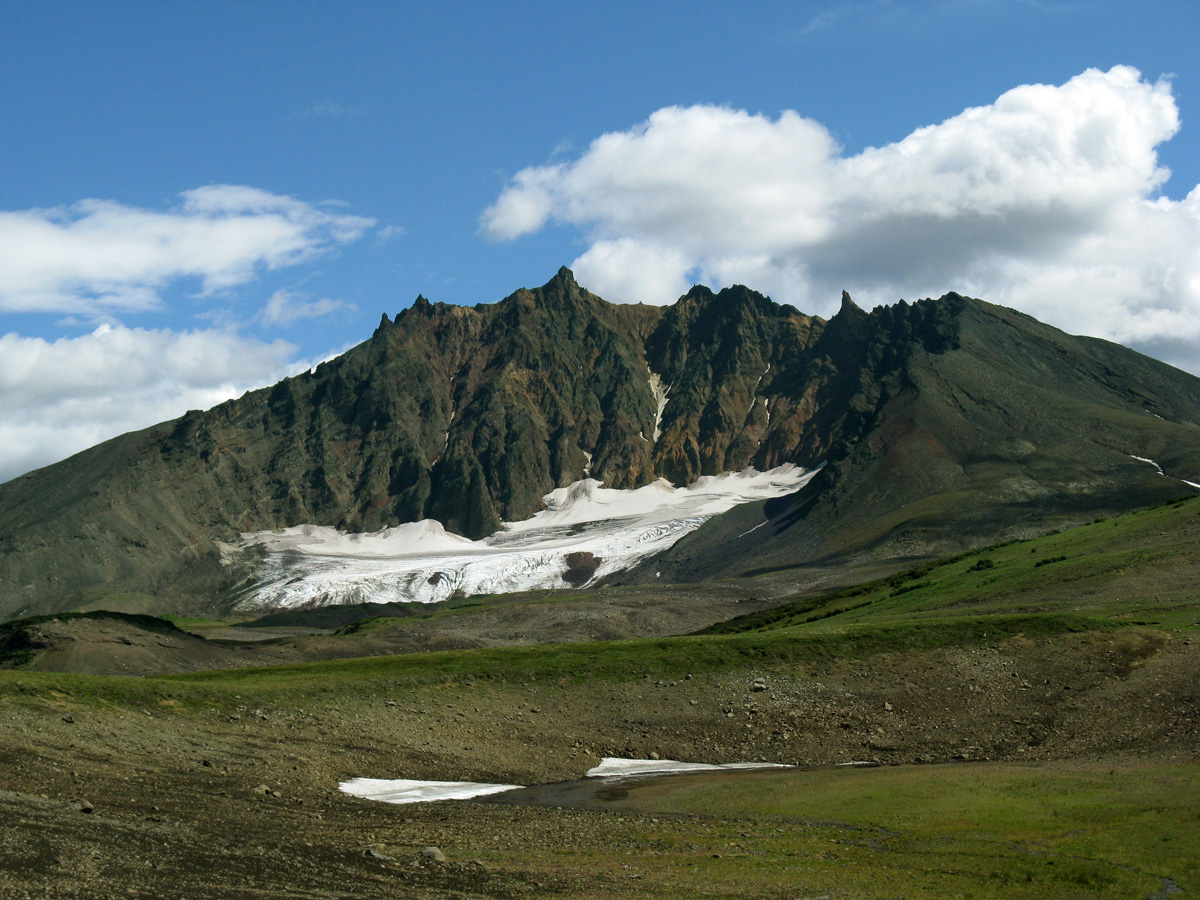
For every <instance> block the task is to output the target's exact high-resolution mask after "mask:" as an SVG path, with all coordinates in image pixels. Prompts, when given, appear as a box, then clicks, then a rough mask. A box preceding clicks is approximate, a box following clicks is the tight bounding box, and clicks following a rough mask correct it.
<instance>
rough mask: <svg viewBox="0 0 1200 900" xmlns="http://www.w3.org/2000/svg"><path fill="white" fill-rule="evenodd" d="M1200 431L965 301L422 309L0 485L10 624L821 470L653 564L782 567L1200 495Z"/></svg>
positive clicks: (1154, 394)
mask: <svg viewBox="0 0 1200 900" xmlns="http://www.w3.org/2000/svg"><path fill="white" fill-rule="evenodd" d="M664 392H665V401H666V402H665V405H664V404H663V398H664ZM1159 417H1161V418H1159ZM1198 421H1200V381H1197V379H1194V378H1192V377H1191V376H1188V375H1185V374H1184V373H1181V372H1178V371H1176V370H1173V369H1170V368H1169V367H1167V366H1164V365H1161V364H1158V363H1155V362H1154V361H1152V360H1148V359H1146V358H1145V357H1141V356H1139V355H1138V354H1135V353H1132V352H1131V351H1128V350H1125V349H1123V348H1120V347H1116V346H1114V345H1110V344H1104V343H1103V342H1099V341H1091V340H1087V339H1080V338H1072V337H1069V336H1067V335H1064V334H1062V333H1061V332H1058V331H1056V330H1054V329H1051V328H1048V327H1046V326H1044V325H1041V324H1040V323H1038V322H1036V321H1034V320H1032V319H1029V318H1028V317H1025V316H1021V315H1019V314H1016V313H1013V312H1011V311H1009V310H1003V309H1000V308H997V307H992V306H989V305H987V304H984V303H981V302H979V301H976V300H970V299H967V298H963V297H960V296H958V295H956V294H949V295H947V296H945V297H943V298H942V299H941V300H937V301H932V300H925V301H921V302H918V303H915V304H911V305H910V304H906V303H903V302H901V303H899V304H897V305H896V306H892V307H881V308H879V309H876V310H875V311H873V312H871V313H867V312H864V311H863V310H861V309H859V308H858V307H857V306H855V305H854V303H853V301H851V300H850V298H849V296H848V295H844V296H843V302H842V308H841V310H840V311H839V313H838V314H837V315H836V316H834V317H833V318H832V319H830V320H829V321H828V322H826V321H824V320H822V319H819V318H814V317H810V316H806V315H803V314H801V313H800V312H798V311H797V310H795V309H793V308H791V307H788V306H780V305H778V304H776V303H774V302H772V301H771V300H770V299H768V298H766V297H764V296H762V295H761V294H757V293H755V292H754V291H751V290H748V289H747V288H744V287H741V286H736V287H733V288H728V289H726V290H723V291H721V292H720V293H718V294H714V293H713V292H712V291H710V290H708V289H707V288H703V287H697V288H694V289H693V290H692V291H690V292H689V293H688V294H687V295H686V296H684V297H683V298H681V299H680V300H679V301H678V302H677V303H676V304H675V305H674V306H672V307H669V308H666V309H662V308H658V307H645V306H626V305H613V304H609V303H607V302H605V301H604V300H601V299H600V298H599V297H596V296H595V295H593V294H591V293H589V292H588V291H586V290H584V289H583V288H581V287H580V286H579V285H578V284H576V282H575V280H574V278H573V276H572V275H571V273H570V272H569V271H568V270H566V269H562V270H560V271H559V272H558V274H557V275H556V276H555V277H554V278H553V279H552V280H551V281H550V282H549V283H548V284H546V285H544V286H542V287H541V288H537V289H534V290H525V289H522V290H519V291H517V292H516V293H514V294H512V295H511V296H510V297H508V298H506V299H505V300H503V301H501V302H500V303H497V304H494V305H478V306H475V307H473V308H466V307H456V306H448V305H445V304H441V303H436V304H434V303H430V302H429V301H428V300H426V299H425V298H424V297H418V298H417V300H416V302H415V303H414V304H413V305H412V307H411V308H409V309H406V310H404V311H403V312H401V313H400V314H399V315H397V316H396V317H395V319H394V320H391V319H389V318H388V317H387V316H386V315H384V316H383V317H382V319H381V321H380V324H379V327H378V329H377V330H376V331H375V333H374V335H372V337H371V338H370V339H369V340H367V341H365V342H364V343H363V344H360V345H359V346H357V347H355V348H354V349H352V350H350V351H349V352H347V353H346V354H344V355H343V356H341V357H339V358H338V359H336V360H332V361H330V362H327V363H323V364H322V365H321V366H319V367H317V368H316V369H315V370H313V371H310V372H306V373H304V374H302V375H298V376H296V377H294V378H289V379H286V380H285V381H282V382H280V383H279V384H277V385H275V386H273V387H270V388H265V389H263V390H259V391H253V392H251V393H248V394H246V395H245V396H243V397H241V398H239V399H237V400H233V401H230V402H227V403H224V404H222V405H220V406H218V407H216V408H214V409H212V410H209V411H207V412H190V413H188V414H187V415H185V416H183V417H182V418H180V419H178V420H176V421H174V422H167V423H164V424H162V425H159V426H155V427H154V428H150V429H147V430H145V431H142V432H138V433H135V434H129V435H124V436H122V437H120V438H116V439H115V440H112V441H109V442H107V443H105V444H102V445H100V446H98V447H95V448H92V449H91V450H88V451H85V452H84V453H81V454H79V455H77V456H75V457H72V458H71V459H69V460H66V461H64V462H62V463H59V464H57V465H54V466H51V467H48V468H46V469H43V470H40V471H38V472H33V473H30V474H28V475H25V476H22V477H21V478H18V479H15V480H14V481H11V482H9V483H8V484H5V485H0V559H2V560H3V566H2V567H0V617H10V616H13V615H20V614H26V613H33V612H57V611H59V610H63V609H70V608H76V607H78V606H81V605H86V604H88V603H96V602H100V601H103V603H104V605H106V606H109V607H110V608H112V607H119V608H121V609H123V610H125V611H128V612H160V613H161V612H174V611H184V610H195V609H198V608H211V607H212V606H213V605H214V604H215V603H218V601H219V598H222V597H227V596H229V592H230V591H231V590H232V589H233V588H234V587H235V585H236V582H237V580H238V579H239V578H240V577H245V576H247V575H249V574H250V571H251V566H252V563H253V559H247V558H246V557H245V555H244V554H242V555H237V556H236V558H237V559H240V560H241V562H240V566H241V568H239V566H238V565H233V564H231V560H233V559H234V558H235V557H234V556H230V555H229V554H227V553H225V550H224V549H223V547H222V543H223V542H225V543H232V542H235V541H236V540H237V536H238V534H239V533H240V532H242V531H251V530H260V529H267V528H276V527H286V526H290V525H297V524H302V523H314V524H322V525H334V526H338V527H341V528H344V529H347V530H350V531H373V530H377V529H380V528H383V527H386V526H388V525H393V524H397V523H400V522H406V521H415V520H418V519H422V518H434V519H438V520H439V521H441V522H442V523H444V524H445V525H446V527H447V528H448V529H449V530H451V531H455V532H458V533H461V534H465V535H467V536H470V537H480V536H483V535H485V534H488V533H491V532H492V531H494V530H495V529H496V528H497V527H499V525H500V523H501V522H502V521H505V520H519V519H523V518H526V517H528V516H529V515H531V514H532V513H534V512H536V511H537V510H538V509H539V508H540V504H541V497H542V496H543V495H544V494H546V493H547V492H548V491H550V490H552V489H553V488H555V487H560V486H563V485H566V484H569V483H570V482H572V481H575V480H578V479H579V478H582V477H584V475H585V474H589V475H590V476H591V477H594V478H598V479H600V480H602V481H604V482H605V483H606V484H607V485H608V486H611V487H617V488H631V487H637V486H639V485H643V484H646V483H648V482H650V481H652V480H654V479H655V478H658V477H660V476H665V477H666V478H668V479H670V480H671V481H672V482H674V483H676V484H686V483H688V482H691V481H693V480H694V479H695V478H697V477H699V476H700V475H704V474H716V473H718V472H722V471H730V470H740V469H743V468H745V467H746V466H748V465H754V466H756V467H757V468H759V469H767V468H771V467H773V466H776V465H779V464H781V463H783V462H789V461H790V462H795V463H798V464H800V465H806V466H809V465H815V464H817V463H818V462H822V461H825V462H827V463H828V467H827V470H826V471H825V472H823V473H822V475H821V476H820V477H819V478H818V480H817V481H815V482H814V483H813V484H812V485H811V486H810V488H809V489H807V490H806V491H805V492H803V495H802V496H803V500H802V501H800V502H802V503H805V504H809V505H810V506H806V507H803V508H801V507H797V506H796V505H795V504H794V503H790V502H788V503H775V504H772V505H770V506H769V510H768V511H767V512H765V513H760V515H764V516H767V517H773V518H772V521H773V523H774V527H773V528H772V529H761V530H760V533H758V532H756V537H755V538H754V539H753V540H754V543H753V544H745V542H743V544H744V546H743V545H736V546H737V547H740V548H741V549H739V550H738V553H739V561H738V563H737V566H733V564H732V563H731V562H729V560H728V559H725V557H726V556H728V552H726V553H725V556H722V554H712V553H707V554H703V555H704V556H705V559H704V564H703V565H701V564H698V563H696V562H694V561H693V562H687V559H688V557H687V553H688V552H690V551H688V550H687V546H688V545H689V542H688V541H685V542H684V544H683V545H681V553H679V554H676V555H675V557H672V559H674V560H675V561H674V562H673V563H672V562H671V560H668V563H669V566H670V567H669V569H668V570H669V571H670V572H671V573H672V575H673V576H674V577H697V576H698V575H701V574H704V573H706V572H708V571H709V569H712V568H713V567H714V566H715V567H716V569H715V570H714V571H727V570H729V569H730V568H731V567H733V568H737V567H740V568H743V569H744V568H747V567H749V568H753V567H754V566H759V565H793V564H797V563H799V562H803V561H806V560H812V559H820V558H822V557H823V556H827V555H829V554H830V553H838V552H843V551H848V550H851V549H853V548H855V547H859V548H862V547H868V546H875V545H878V544H879V543H880V542H881V541H884V542H886V541H887V540H891V539H895V538H896V535H897V534H899V533H900V532H902V531H904V529H905V528H906V527H908V528H909V530H910V531H913V532H914V533H919V534H924V533H925V532H928V531H929V530H930V529H931V528H932V529H934V530H936V528H938V527H947V528H952V527H955V526H953V524H952V522H951V520H953V518H954V517H955V516H960V515H967V516H968V518H969V515H968V514H974V513H973V512H972V511H973V510H974V511H976V512H977V510H978V509H979V508H980V501H979V500H978V498H976V499H975V500H964V501H963V502H962V503H961V504H960V506H961V508H960V507H959V506H955V505H954V504H953V503H951V504H949V505H946V504H944V503H940V501H939V502H935V503H932V505H930V503H929V498H939V497H940V498H943V499H944V498H946V497H953V496H961V497H968V496H969V495H970V492H971V491H977V490H984V489H986V490H988V491H991V493H990V494H986V496H987V497H989V498H990V499H989V500H988V501H987V502H988V503H992V504H993V506H996V507H997V508H1000V507H1004V508H1005V509H1007V510H1008V512H1007V513H1005V514H1004V515H1001V516H999V518H998V519H995V517H993V518H994V519H995V521H993V520H987V517H986V516H985V517H984V519H981V520H980V523H979V528H978V529H977V531H979V532H980V533H983V532H985V531H987V530H988V529H993V530H995V528H996V527H998V526H997V522H998V521H1000V520H1003V521H1004V522H1009V521H1010V520H1012V518H1013V516H1014V515H1018V514H1019V516H1025V517H1027V518H1032V517H1035V516H1039V515H1040V516H1044V515H1045V514H1046V513H1047V511H1050V512H1053V511H1054V510H1056V509H1060V508H1072V509H1073V508H1079V509H1092V508H1096V509H1100V508H1103V509H1110V508H1129V507H1131V506H1136V505H1144V504H1145V503H1148V502H1154V501H1155V500H1156V499H1159V498H1160V496H1161V495H1163V494H1164V493H1170V492H1171V491H1175V492H1176V493H1177V492H1178V488H1179V486H1180V483H1179V482H1178V481H1174V482H1171V484H1168V482H1169V481H1170V479H1166V478H1162V477H1161V476H1158V475H1157V474H1156V473H1154V470H1153V469H1152V468H1151V467H1150V466H1148V465H1146V464H1145V463H1139V462H1137V461H1135V460H1132V459H1130V454H1134V455H1139V456H1146V457H1150V458H1154V459H1155V460H1156V461H1158V462H1160V463H1161V464H1162V465H1163V466H1164V468H1165V469H1166V471H1167V473H1168V474H1169V475H1174V476H1176V477H1185V478H1189V479H1190V480H1200V451H1198V450H1197V448H1198V447H1200V442H1197V441H1196V437H1197V426H1196V423H1197V422H1198ZM1156 479H1157V480H1156ZM920 503H925V504H926V508H925V510H924V512H920V511H918V510H916V509H915V507H913V504H920ZM1022 503H1024V504H1026V505H1025V506H1024V507H1022V506H1021V504H1022ZM814 504H815V505H814ZM810 507H811V508H810ZM904 509H910V513H900V512H898V511H899V510H904ZM1014 510H1016V512H1014ZM743 515H744V514H743ZM889 516H890V517H891V518H888V517H889ZM943 516H944V517H946V521H945V522H943V523H941V524H939V523H938V522H937V521H935V520H936V519H938V517H943ZM922 517H924V518H922ZM1006 517H1007V518H1006ZM985 520H986V521H985ZM718 521H719V520H718ZM880 522H883V523H884V524H883V525H880V524H879V523H880ZM906 523H907V525H906ZM914 523H923V524H919V525H918V524H914ZM1001 524H1003V522H1001ZM914 529H915V531H914ZM708 532H711V533H714V534H718V535H719V534H720V533H721V532H720V527H719V526H717V525H714V526H713V528H712V529H708ZM705 533H706V532H705V530H702V531H701V532H700V533H697V535H694V536H693V540H692V541H691V545H692V546H694V547H702V546H703V541H704V540H705V538H704V534H705ZM727 537H728V536H724V537H722V538H721V540H722V541H723V542H724V543H723V544H722V546H724V547H725V549H726V551H729V548H731V547H734V546H735V544H736V542H735V543H734V544H731V543H729V542H728V541H727V540H726V538H727ZM764 541H765V543H764ZM888 552H892V551H888ZM223 554H224V561H223ZM722 559H725V561H724V562H722V561H721V560H722ZM706 566H707V568H706ZM583 568H586V567H583ZM583 574H584V573H583V571H580V572H577V573H575V574H574V575H573V576H572V577H573V578H582V576H583ZM585 580H586V579H585Z"/></svg>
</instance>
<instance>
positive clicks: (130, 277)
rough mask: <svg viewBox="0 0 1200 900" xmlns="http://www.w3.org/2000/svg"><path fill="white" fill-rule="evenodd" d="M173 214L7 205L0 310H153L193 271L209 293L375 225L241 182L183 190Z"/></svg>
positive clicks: (0, 225)
mask: <svg viewBox="0 0 1200 900" xmlns="http://www.w3.org/2000/svg"><path fill="white" fill-rule="evenodd" d="M181 198H182V202H181V203H180V204H179V205H178V206H177V207H176V208H174V209H171V210H169V211H167V212H157V211H153V210H147V209H139V208H135V207H129V206H123V205H121V204H119V203H116V202H113V201H110V200H83V201H80V202H79V203H75V204H73V205H71V206H69V207H59V208H56V209H32V210H23V211H16V212H0V311H43V312H45V311H50V312H64V313H82V314H92V315H95V314H99V313H103V312H105V311H124V310H145V309H154V308H156V307H158V305H159V302H160V301H159V297H158V294H159V291H160V290H162V289H163V288H164V287H165V286H166V285H168V284H169V283H171V282H174V281H177V280H179V279H184V278H194V279H197V280H198V281H199V282H200V289H201V292H202V293H204V294H211V293H213V292H215V291H220V290H224V289H227V288H231V287H235V286H237V285H240V284H244V283H246V282H248V281H252V280H253V279H254V278H255V277H256V274H257V272H258V271H259V270H261V269H278V268H281V267H284V266H290V265H295V264H297V263H300V262H303V261H305V260H309V259H312V258H314V257H316V256H319V255H321V254H323V253H327V252H328V251H330V250H331V249H333V248H334V247H336V246H337V245H339V244H346V243H350V242H352V241H355V240H357V239H358V238H360V237H361V236H362V235H363V233H364V232H365V231H366V230H367V229H368V228H370V227H371V226H372V225H374V221H373V220H371V219H367V218H363V217H361V216H351V215H338V214H333V213H330V212H327V211H325V210H322V209H319V208H317V207H315V206H312V205H310V204H307V203H304V202H302V201H300V200H296V199H294V198H292V197H285V196H280V195H277V194H271V193H268V192H266V191H262V190H259V189H257V188H251V187H243V186H238V185H209V186H207V187H201V188H196V189H195V190H190V191H186V192H184V193H183V194H182V195H181Z"/></svg>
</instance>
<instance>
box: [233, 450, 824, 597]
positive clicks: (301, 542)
mask: <svg viewBox="0 0 1200 900" xmlns="http://www.w3.org/2000/svg"><path fill="white" fill-rule="evenodd" d="M816 471H817V470H816V469H810V470H804V469H801V468H799V467H798V466H794V465H791V464H787V465H783V466H780V467H778V468H776V469H772V470H770V471H768V472H758V471H756V470H754V469H752V468H751V469H747V470H745V471H744V472H737V473H727V474H724V475H713V476H705V477H703V478H700V479H698V480H697V481H696V482H695V483H694V484H692V485H690V486H688V487H686V488H676V487H674V486H673V485H672V484H671V483H670V482H668V481H666V480H665V479H661V478H660V479H659V480H658V481H655V482H654V483H652V484H648V485H646V486H645V487H640V488H637V489H635V490H628V491H622V490H614V489H612V488H605V487H603V486H602V484H601V482H599V481H596V480H595V479H593V478H585V479H583V480H581V481H576V482H575V483H573V484H571V485H568V486H567V487H563V488H558V489H557V490H554V491H551V492H550V493H549V494H547V495H546V496H545V497H543V498H542V499H543V502H544V503H545V507H546V508H545V509H544V510H543V511H541V512H539V513H537V514H536V515H535V516H533V517H532V518H529V519H526V520H525V521H523V522H510V523H508V524H506V525H505V526H504V527H503V528H502V529H501V530H500V531H497V532H496V533H495V534H493V535H491V536H490V537H487V538H484V539H482V540H479V541H472V540H469V539H468V538H465V537H462V536H460V535H457V534H452V533H451V532H448V531H446V529H445V528H443V527H442V525H441V524H440V523H439V522H435V521H433V520H430V519H427V520H425V521H422V522H413V523H410V524H407V525H398V526H396V527H394V528H388V529H385V530H383V531H379V532H375V533H372V534H346V533H344V532H341V531H339V530H337V529H336V528H330V527H325V526H318V525H299V526H295V527H293V528H285V529H281V530H279V531H259V532H248V533H246V534H243V535H242V546H244V547H262V548H263V549H264V550H265V551H266V556H265V559H264V560H263V563H262V566H261V568H260V570H259V574H258V584H257V587H256V589H255V591H254V592H253V594H252V596H251V597H250V598H249V599H248V600H246V601H245V602H244V603H243V604H242V605H243V608H247V609H280V608H297V607H309V606H323V605H329V604H336V603H386V602H394V601H401V600H404V601H419V602H426V603H430V602H435V601H439V600H445V599H447V598H448V597H450V596H451V595H452V594H454V593H455V592H456V591H457V592H461V593H462V594H464V595H471V594H482V593H505V592H512V591H525V590H537V589H544V588H563V587H567V586H568V582H567V581H566V580H565V579H564V577H563V576H564V574H565V573H566V572H567V571H568V569H572V566H571V565H569V564H568V562H567V558H568V557H569V556H571V555H572V554H575V553H590V554H592V556H593V557H595V558H596V559H597V560H599V565H598V567H597V568H596V570H595V571H594V573H592V576H591V579H590V580H591V581H594V580H596V579H600V578H603V577H605V576H606V575H609V574H611V573H613V572H619V571H622V570H624V569H627V568H629V567H630V566H632V565H634V564H636V563H638V562H640V561H642V560H643V559H646V558H648V557H650V556H653V555H654V554H656V553H660V552H662V551H663V550H666V549H667V548H668V547H670V546H671V545H672V544H674V543H675V542H676V541H677V540H679V539H680V538H681V537H683V536H684V535H685V534H688V533H689V532H691V531H694V530H695V529H697V528H699V527H700V526H701V525H702V524H703V523H704V522H706V521H707V520H708V519H710V518H712V517H713V516H716V515H720V514H721V513H723V512H726V511H727V510H729V509H732V508H733V507H734V506H737V505H738V504H740V503H747V502H750V501H754V500H766V499H769V498H772V497H780V496H783V495H785V494H789V493H792V492H793V491H796V490H799V489H800V488H802V487H803V486H804V485H805V484H807V483H808V482H809V480H810V479H811V478H812V477H813V475H814V474H816ZM575 574H578V572H577V567H576V571H575ZM575 586H579V585H578V584H576V585H575Z"/></svg>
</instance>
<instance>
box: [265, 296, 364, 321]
mask: <svg viewBox="0 0 1200 900" xmlns="http://www.w3.org/2000/svg"><path fill="white" fill-rule="evenodd" d="M339 309H358V307H357V306H355V305H354V304H353V303H347V302H346V301H345V300H330V299H329V298H328V297H322V298H321V299H319V300H309V299H307V298H306V297H305V296H304V295H302V294H295V293H292V292H291V291H283V290H279V291H276V292H275V293H274V294H272V295H271V296H270V298H269V299H268V300H267V305H266V306H264V307H263V310H262V312H261V313H260V314H259V319H260V321H262V322H264V323H265V324H267V325H284V326H287V325H291V324H292V323H293V322H297V321H299V320H300V319H319V318H320V317H321V316H327V315H329V314H330V313H331V312H336V311H337V310H339Z"/></svg>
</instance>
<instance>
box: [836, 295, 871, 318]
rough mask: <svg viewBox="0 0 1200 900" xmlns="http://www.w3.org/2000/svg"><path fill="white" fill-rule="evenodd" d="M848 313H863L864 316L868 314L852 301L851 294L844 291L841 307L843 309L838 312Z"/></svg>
mask: <svg viewBox="0 0 1200 900" xmlns="http://www.w3.org/2000/svg"><path fill="white" fill-rule="evenodd" d="M847 311H850V312H857V313H862V314H863V315H866V313H865V312H864V311H863V308H862V307H861V306H859V305H858V304H857V303H855V302H854V301H853V300H852V299H850V292H849V291H842V307H841V309H839V310H838V312H839V313H842V312H847Z"/></svg>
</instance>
